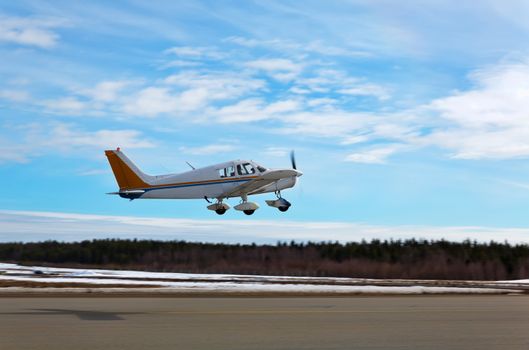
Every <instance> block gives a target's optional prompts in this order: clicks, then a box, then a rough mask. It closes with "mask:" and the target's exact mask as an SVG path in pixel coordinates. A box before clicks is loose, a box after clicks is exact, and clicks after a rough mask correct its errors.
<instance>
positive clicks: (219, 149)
mask: <svg viewBox="0 0 529 350" xmlns="http://www.w3.org/2000/svg"><path fill="white" fill-rule="evenodd" d="M236 149H237V147H236V146H234V145H229V144H212V145H206V146H200V147H180V148H179V150H180V152H182V153H187V154H192V155H201V156H203V155H210V154H219V153H228V152H231V151H234V150H236Z"/></svg>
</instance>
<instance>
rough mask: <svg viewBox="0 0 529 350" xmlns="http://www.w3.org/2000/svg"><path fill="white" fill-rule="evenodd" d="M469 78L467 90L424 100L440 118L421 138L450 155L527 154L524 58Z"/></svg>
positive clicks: (528, 70)
mask: <svg viewBox="0 0 529 350" xmlns="http://www.w3.org/2000/svg"><path fill="white" fill-rule="evenodd" d="M471 79H472V82H473V83H474V87H473V88H472V89H470V90H467V91H463V92H457V93H455V94H454V95H452V96H449V97H445V98H440V99H437V100H435V101H433V102H432V103H431V104H430V106H429V108H430V110H431V111H433V112H434V113H437V114H438V115H439V117H440V118H441V119H440V120H438V121H437V123H438V124H439V125H438V127H437V129H436V130H435V131H434V132H433V133H432V134H431V135H430V136H428V137H427V139H426V140H425V142H428V143H431V144H434V145H437V146H440V147H442V148H445V149H449V150H451V151H452V152H453V157H454V158H461V159H484V158H491V159H506V158H516V157H529V137H528V136H527V135H529V61H525V62H519V63H502V64H499V65H497V66H493V67H488V68H485V69H481V70H478V71H476V72H474V73H473V74H471Z"/></svg>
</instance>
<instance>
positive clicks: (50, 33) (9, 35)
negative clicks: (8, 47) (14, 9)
mask: <svg viewBox="0 0 529 350" xmlns="http://www.w3.org/2000/svg"><path fill="white" fill-rule="evenodd" d="M64 24H65V22H64V21H60V20H56V19H43V18H32V17H10V16H5V15H3V16H0V42H2V41H3V42H7V43H13V44H18V45H24V46H36V47H39V48H44V49H49V48H52V47H54V46H55V45H57V42H58V40H59V35H58V34H57V33H56V32H55V31H54V29H55V28H57V27H61V26H64Z"/></svg>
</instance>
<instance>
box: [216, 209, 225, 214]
mask: <svg viewBox="0 0 529 350" xmlns="http://www.w3.org/2000/svg"><path fill="white" fill-rule="evenodd" d="M225 212H226V209H217V210H215V213H217V214H219V215H224V213H225Z"/></svg>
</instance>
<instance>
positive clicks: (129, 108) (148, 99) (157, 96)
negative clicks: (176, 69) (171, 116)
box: [123, 87, 180, 117]
mask: <svg viewBox="0 0 529 350" xmlns="http://www.w3.org/2000/svg"><path fill="white" fill-rule="evenodd" d="M179 108H180V106H179V104H178V97H177V96H176V95H173V94H171V92H170V90H169V89H167V88H161V87H148V88H145V89H143V90H141V91H139V92H138V93H137V95H136V96H134V98H132V99H131V101H130V102H129V103H128V104H126V105H124V107H123V110H124V112H125V113H127V114H132V115H142V116H147V117H154V116H156V115H158V114H161V113H171V112H175V111H177V110H179Z"/></svg>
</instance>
